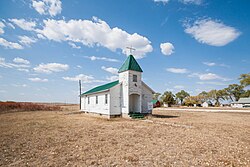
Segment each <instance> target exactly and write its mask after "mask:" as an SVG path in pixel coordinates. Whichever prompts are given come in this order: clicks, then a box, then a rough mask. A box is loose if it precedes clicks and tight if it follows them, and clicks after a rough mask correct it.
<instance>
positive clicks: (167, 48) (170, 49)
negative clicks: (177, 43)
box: [160, 42, 174, 56]
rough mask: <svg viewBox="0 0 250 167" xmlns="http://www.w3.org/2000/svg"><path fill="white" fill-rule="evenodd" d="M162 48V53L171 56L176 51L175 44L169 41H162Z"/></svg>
mask: <svg viewBox="0 0 250 167" xmlns="http://www.w3.org/2000/svg"><path fill="white" fill-rule="evenodd" d="M160 48H161V53H162V54H164V55H167V56H169V55H171V54H173V53H174V46H173V44H171V43H169V42H167V43H161V45H160Z"/></svg>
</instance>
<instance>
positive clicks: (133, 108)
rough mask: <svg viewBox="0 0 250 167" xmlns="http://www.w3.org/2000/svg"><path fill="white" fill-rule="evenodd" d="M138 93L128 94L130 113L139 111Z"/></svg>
mask: <svg viewBox="0 0 250 167" xmlns="http://www.w3.org/2000/svg"><path fill="white" fill-rule="evenodd" d="M140 108H141V107H140V95H138V94H131V95H130V96H129V112H130V113H140V112H141V111H140Z"/></svg>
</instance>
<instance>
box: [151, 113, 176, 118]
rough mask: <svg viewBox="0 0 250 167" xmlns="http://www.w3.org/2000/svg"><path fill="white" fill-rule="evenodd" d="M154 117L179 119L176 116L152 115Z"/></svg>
mask: <svg viewBox="0 0 250 167" xmlns="http://www.w3.org/2000/svg"><path fill="white" fill-rule="evenodd" d="M152 117H155V118H178V117H179V116H176V115H160V114H152Z"/></svg>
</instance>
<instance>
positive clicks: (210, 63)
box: [203, 62, 216, 66]
mask: <svg viewBox="0 0 250 167" xmlns="http://www.w3.org/2000/svg"><path fill="white" fill-rule="evenodd" d="M203 64H205V65H207V66H215V65H216V63H214V62H203Z"/></svg>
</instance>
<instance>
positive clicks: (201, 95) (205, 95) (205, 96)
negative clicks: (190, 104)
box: [198, 91, 209, 103]
mask: <svg viewBox="0 0 250 167" xmlns="http://www.w3.org/2000/svg"><path fill="white" fill-rule="evenodd" d="M198 96H199V98H200V100H201V102H202V103H203V102H205V101H209V97H208V93H207V92H206V91H202V92H201V93H199V95H198Z"/></svg>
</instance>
